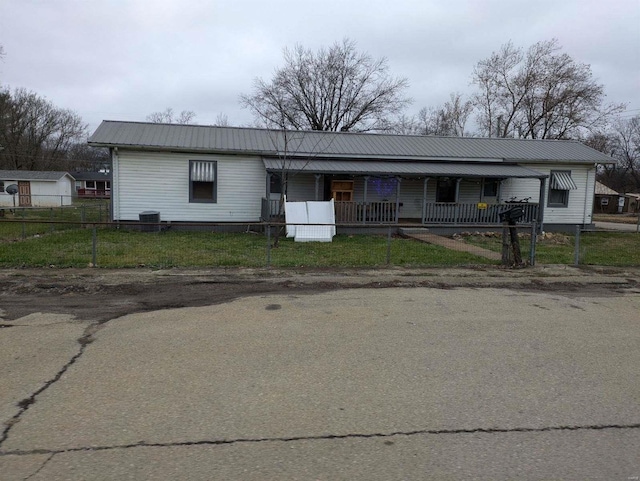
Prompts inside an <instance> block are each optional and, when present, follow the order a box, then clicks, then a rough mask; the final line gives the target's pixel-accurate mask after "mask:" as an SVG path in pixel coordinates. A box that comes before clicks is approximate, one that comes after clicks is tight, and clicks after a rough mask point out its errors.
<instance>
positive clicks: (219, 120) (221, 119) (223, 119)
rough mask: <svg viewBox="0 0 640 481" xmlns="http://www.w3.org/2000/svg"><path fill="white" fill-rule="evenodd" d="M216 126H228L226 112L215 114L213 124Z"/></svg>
mask: <svg viewBox="0 0 640 481" xmlns="http://www.w3.org/2000/svg"><path fill="white" fill-rule="evenodd" d="M213 125H215V126H216V127H230V126H231V124H230V123H229V117H228V116H227V114H222V113H220V114H218V115H216V120H215V122H214V124H213Z"/></svg>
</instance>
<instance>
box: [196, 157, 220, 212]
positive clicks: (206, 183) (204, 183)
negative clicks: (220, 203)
mask: <svg viewBox="0 0 640 481" xmlns="http://www.w3.org/2000/svg"><path fill="white" fill-rule="evenodd" d="M216 170H217V162H202V161H196V160H191V161H190V162H189V202H211V203H214V202H216V201H217V189H216Z"/></svg>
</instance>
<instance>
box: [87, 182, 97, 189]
mask: <svg viewBox="0 0 640 481" xmlns="http://www.w3.org/2000/svg"><path fill="white" fill-rule="evenodd" d="M85 186H86V188H87V189H95V188H96V181H95V180H87V181H86V182H85Z"/></svg>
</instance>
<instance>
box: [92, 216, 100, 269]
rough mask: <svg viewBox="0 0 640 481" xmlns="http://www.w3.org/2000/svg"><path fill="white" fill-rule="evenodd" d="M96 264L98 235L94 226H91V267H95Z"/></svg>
mask: <svg viewBox="0 0 640 481" xmlns="http://www.w3.org/2000/svg"><path fill="white" fill-rule="evenodd" d="M97 264H98V233H97V229H96V226H95V224H94V226H93V232H92V233H91V265H92V267H96V265H97Z"/></svg>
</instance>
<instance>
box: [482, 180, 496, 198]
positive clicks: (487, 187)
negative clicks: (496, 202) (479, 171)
mask: <svg viewBox="0 0 640 481" xmlns="http://www.w3.org/2000/svg"><path fill="white" fill-rule="evenodd" d="M498 184H500V182H499V181H497V180H491V179H485V180H484V197H497V196H498Z"/></svg>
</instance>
